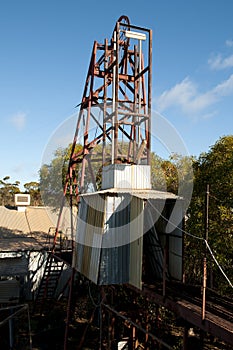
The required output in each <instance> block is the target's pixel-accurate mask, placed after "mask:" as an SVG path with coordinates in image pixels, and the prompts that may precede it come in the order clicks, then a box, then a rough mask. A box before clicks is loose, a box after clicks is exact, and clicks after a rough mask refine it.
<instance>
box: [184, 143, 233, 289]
mask: <svg viewBox="0 0 233 350" xmlns="http://www.w3.org/2000/svg"><path fill="white" fill-rule="evenodd" d="M232 173H233V136H225V137H222V138H220V139H219V140H218V141H217V142H216V143H215V144H214V145H213V146H212V147H211V148H210V151H209V152H208V153H205V154H201V155H200V157H199V159H198V160H196V161H195V163H194V174H195V182H194V191H193V198H192V201H191V205H190V208H189V213H188V221H187V230H188V231H189V232H190V233H192V234H194V235H196V236H200V237H203V236H204V232H205V192H206V187H207V184H209V186H210V200H209V237H208V242H209V244H210V246H211V248H212V249H213V252H214V254H215V256H216V258H217V259H218V261H219V263H220V264H221V266H222V267H223V269H224V271H225V272H226V273H227V275H228V277H229V278H230V279H231V280H233V272H232V264H233V176H232ZM201 248H202V249H201ZM203 248H204V245H203V244H202V247H201V246H200V243H199V244H198V242H197V240H196V239H192V238H187V237H186V256H187V257H189V259H186V262H187V264H186V272H187V278H188V280H190V282H194V281H196V282H200V281H201V276H202V270H201V269H202V268H201V266H202V264H201V261H202V254H201V250H202V251H203ZM190 257H191V259H192V261H195V268H194V266H193V263H191V264H190ZM208 261H209V266H208V270H209V276H208V278H209V285H210V283H213V286H214V287H215V288H218V289H220V290H221V291H222V292H226V291H227V286H226V285H227V283H226V281H225V280H224V278H223V276H222V275H221V273H220V271H219V269H218V267H217V266H216V264H213V261H212V259H211V257H210V256H209V257H208ZM212 281H213V282H212Z"/></svg>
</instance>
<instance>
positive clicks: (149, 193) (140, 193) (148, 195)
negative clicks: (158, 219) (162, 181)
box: [81, 188, 182, 200]
mask: <svg viewBox="0 0 233 350" xmlns="http://www.w3.org/2000/svg"><path fill="white" fill-rule="evenodd" d="M123 193H127V194H130V195H132V196H135V197H138V198H141V199H145V200H149V199H163V200H166V199H182V197H179V196H177V195H175V194H174V193H171V192H165V191H157V190H135V189H133V190H130V189H129V190H127V189H121V188H119V189H118V188H110V189H106V190H101V191H98V192H90V193H85V194H82V195H81V196H91V195H92V196H93V195H110V196H111V195H118V194H123Z"/></svg>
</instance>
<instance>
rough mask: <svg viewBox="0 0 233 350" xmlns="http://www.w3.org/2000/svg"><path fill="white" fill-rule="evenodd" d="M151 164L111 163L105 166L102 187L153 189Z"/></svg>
mask: <svg viewBox="0 0 233 350" xmlns="http://www.w3.org/2000/svg"><path fill="white" fill-rule="evenodd" d="M150 171H151V170H150V166H149V165H135V164H110V165H107V166H104V167H103V173H102V189H108V188H118V189H120V188H121V189H123V188H124V189H128V190H129V189H132V190H134V189H136V190H137V189H143V190H145V189H151V175H150Z"/></svg>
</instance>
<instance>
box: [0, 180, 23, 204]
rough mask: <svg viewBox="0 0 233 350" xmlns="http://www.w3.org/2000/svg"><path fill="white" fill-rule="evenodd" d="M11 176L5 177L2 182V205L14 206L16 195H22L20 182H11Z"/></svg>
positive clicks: (0, 188) (0, 196)
mask: <svg viewBox="0 0 233 350" xmlns="http://www.w3.org/2000/svg"><path fill="white" fill-rule="evenodd" d="M8 180H10V176H5V177H4V178H3V179H2V180H0V201H1V205H5V206H13V205H14V195H15V194H16V193H20V189H19V185H20V182H19V181H15V182H14V183H11V182H9V181H8Z"/></svg>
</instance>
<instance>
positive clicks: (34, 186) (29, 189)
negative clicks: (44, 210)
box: [24, 181, 42, 206]
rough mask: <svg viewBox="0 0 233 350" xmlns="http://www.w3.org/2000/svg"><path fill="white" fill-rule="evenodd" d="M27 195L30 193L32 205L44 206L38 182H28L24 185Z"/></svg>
mask: <svg viewBox="0 0 233 350" xmlns="http://www.w3.org/2000/svg"><path fill="white" fill-rule="evenodd" d="M24 188H25V193H29V194H30V196H31V205H35V206H39V205H42V200H41V195H40V184H39V182H36V181H31V182H27V183H25V184H24Z"/></svg>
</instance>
